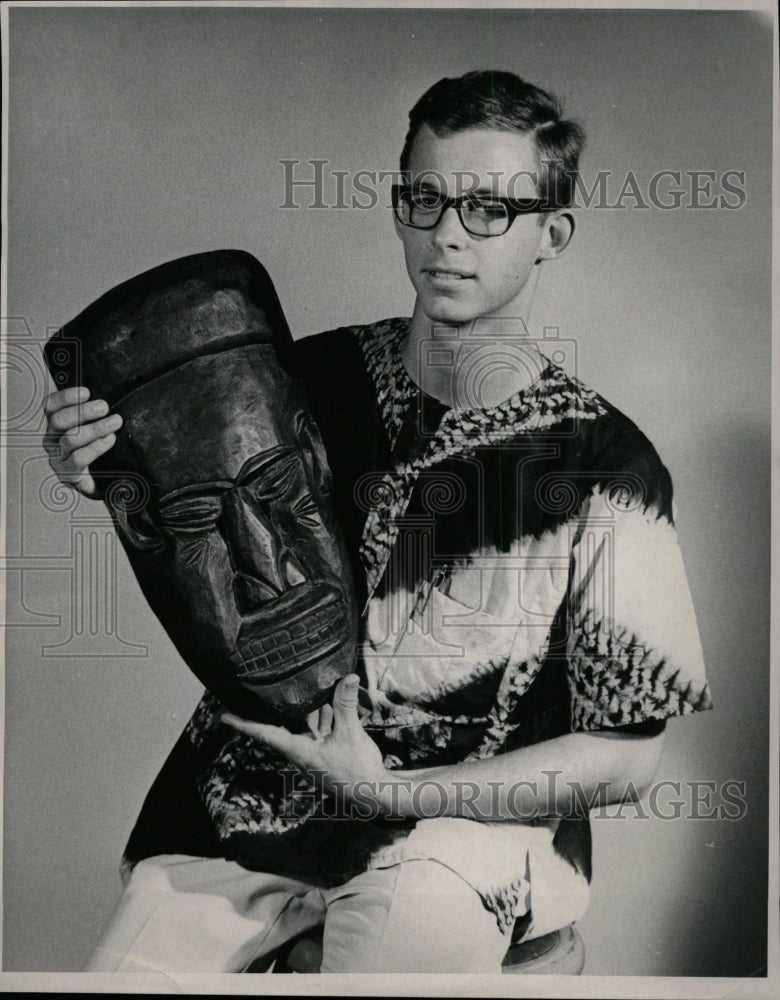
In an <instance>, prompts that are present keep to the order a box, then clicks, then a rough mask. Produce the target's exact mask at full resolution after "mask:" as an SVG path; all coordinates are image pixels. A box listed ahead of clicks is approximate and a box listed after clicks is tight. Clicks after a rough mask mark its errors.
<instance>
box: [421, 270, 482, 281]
mask: <svg viewBox="0 0 780 1000" xmlns="http://www.w3.org/2000/svg"><path fill="white" fill-rule="evenodd" d="M425 274H428V275H430V277H431V278H434V279H435V280H436V281H453V282H455V281H466V280H468V279H469V278H473V277H474V275H473V274H467V273H466V272H465V271H451V270H449V269H447V268H438V267H426V268H425Z"/></svg>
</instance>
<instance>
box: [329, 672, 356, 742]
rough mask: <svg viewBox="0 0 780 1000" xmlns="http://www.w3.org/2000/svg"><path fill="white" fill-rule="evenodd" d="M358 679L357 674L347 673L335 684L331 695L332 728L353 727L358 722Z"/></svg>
mask: <svg viewBox="0 0 780 1000" xmlns="http://www.w3.org/2000/svg"><path fill="white" fill-rule="evenodd" d="M359 684H360V679H359V677H358V675H357V674H347V676H346V677H342V678H341V680H340V681H339V682H338V684H337V685H336V691H335V693H334V695H333V728H334V729H335V730H336V731H338V730H339V729H340V728H341V727H344V728H346V729H351V728H354V726H355V725H356V724H359V723H358V710H357V709H358V687H359Z"/></svg>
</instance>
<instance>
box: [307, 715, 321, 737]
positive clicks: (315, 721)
mask: <svg viewBox="0 0 780 1000" xmlns="http://www.w3.org/2000/svg"><path fill="white" fill-rule="evenodd" d="M306 726H307V728H308V730H309V732H310V733H311V734H312V736H313V737H314V738H315V740H317V739H319V738H320V710H319V709H318V708H315V709H314V711H313V712H309V714H308V715H307V716H306Z"/></svg>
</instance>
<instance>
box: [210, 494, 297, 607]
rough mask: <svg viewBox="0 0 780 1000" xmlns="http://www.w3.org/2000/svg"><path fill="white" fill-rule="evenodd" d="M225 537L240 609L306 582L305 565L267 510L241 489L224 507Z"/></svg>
mask: <svg viewBox="0 0 780 1000" xmlns="http://www.w3.org/2000/svg"><path fill="white" fill-rule="evenodd" d="M223 523H224V529H223V530H224V533H225V541H226V542H227V546H228V549H229V551H230V559H231V562H232V565H233V570H234V582H235V591H236V600H237V602H238V605H239V611H241V612H242V613H243V614H249V613H251V612H252V611H256V610H257V609H258V607H260V606H262V605H263V604H267V603H268V602H269V601H272V600H274V599H275V598H277V597H280V596H281V595H282V594H283V593H284V592H285V591H286V590H289V589H290V588H291V587H295V586H297V585H298V584H300V583H304V582H305V576H304V574H303V572H302V568H301V566H300V565H299V563H298V562H297V560H296V559H295V557H294V556H293V554H292V552H291V551H290V549H289V547H288V545H287V544H286V542H285V541H284V539H283V537H282V535H281V533H280V532H279V530H278V529H277V527H276V526H275V525H274V523H273V521H272V520H271V518H270V517H269V516H268V514H267V512H265V511H263V510H262V509H261V507H260V506H259V504H257V503H256V502H254V501H253V500H252V498H251V497H245V496H242V494H241V491H240V490H234V491H232V492H231V494H230V497H229V499H227V501H226V503H225V504H224V507H223Z"/></svg>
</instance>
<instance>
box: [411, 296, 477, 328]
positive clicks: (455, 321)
mask: <svg viewBox="0 0 780 1000" xmlns="http://www.w3.org/2000/svg"><path fill="white" fill-rule="evenodd" d="M423 312H424V313H425V315H426V316H427V318H428V319H429V320H430V322H431V323H437V324H438V323H440V324H442V325H443V326H463V324H464V323H472V322H473V321H474V320H475V319H477V318H478V317H479V315H480V313H479V310H478V309H477V308H475V307H474V306H468V305H467V304H466V303H463V302H451V301H447V302H442V301H441V300H436V301H433V302H423Z"/></svg>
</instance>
